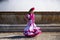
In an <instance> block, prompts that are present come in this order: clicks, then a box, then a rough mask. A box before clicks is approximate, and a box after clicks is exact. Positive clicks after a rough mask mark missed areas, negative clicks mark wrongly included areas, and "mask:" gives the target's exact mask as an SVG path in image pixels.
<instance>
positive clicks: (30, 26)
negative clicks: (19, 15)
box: [24, 14, 41, 37]
mask: <svg viewBox="0 0 60 40" xmlns="http://www.w3.org/2000/svg"><path fill="white" fill-rule="evenodd" d="M33 17H35V15H34V14H30V15H29V14H27V18H28V19H30V18H33ZM33 20H34V19H33ZM33 20H32V19H30V20H29V22H28V23H27V26H26V28H25V29H24V35H25V36H30V37H33V36H36V35H38V34H40V33H41V30H40V27H37V26H36V24H35V23H34V22H33Z"/></svg>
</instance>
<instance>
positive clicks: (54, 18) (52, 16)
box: [0, 12, 60, 24]
mask: <svg viewBox="0 0 60 40" xmlns="http://www.w3.org/2000/svg"><path fill="white" fill-rule="evenodd" d="M27 13H28V12H0V24H26V21H25V19H24V15H25V14H27ZM35 14H36V20H35V21H36V23H37V24H51V23H60V12H35Z"/></svg>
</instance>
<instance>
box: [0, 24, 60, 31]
mask: <svg viewBox="0 0 60 40" xmlns="http://www.w3.org/2000/svg"><path fill="white" fill-rule="evenodd" d="M37 26H38V27H41V30H42V31H43V32H60V24H37ZM25 27H26V24H0V32H20V31H21V32H23V30H24V28H25Z"/></svg>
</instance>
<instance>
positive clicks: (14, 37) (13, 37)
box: [0, 36, 32, 39]
mask: <svg viewBox="0 0 60 40" xmlns="http://www.w3.org/2000/svg"><path fill="white" fill-rule="evenodd" d="M5 38H7V39H16V38H32V37H26V36H12V37H2V38H0V39H5Z"/></svg>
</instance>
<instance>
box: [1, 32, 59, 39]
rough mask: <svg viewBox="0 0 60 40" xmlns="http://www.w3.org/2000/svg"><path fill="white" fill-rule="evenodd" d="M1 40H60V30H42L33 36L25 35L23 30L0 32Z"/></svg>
mask: <svg viewBox="0 0 60 40" xmlns="http://www.w3.org/2000/svg"><path fill="white" fill-rule="evenodd" d="M0 40H60V32H42V34H41V35H38V36H36V37H33V38H29V37H25V36H24V35H23V33H22V32H10V33H0Z"/></svg>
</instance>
